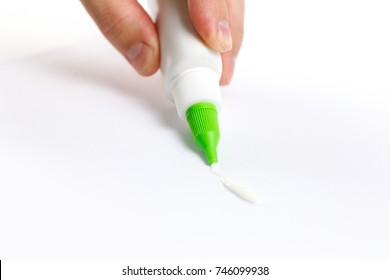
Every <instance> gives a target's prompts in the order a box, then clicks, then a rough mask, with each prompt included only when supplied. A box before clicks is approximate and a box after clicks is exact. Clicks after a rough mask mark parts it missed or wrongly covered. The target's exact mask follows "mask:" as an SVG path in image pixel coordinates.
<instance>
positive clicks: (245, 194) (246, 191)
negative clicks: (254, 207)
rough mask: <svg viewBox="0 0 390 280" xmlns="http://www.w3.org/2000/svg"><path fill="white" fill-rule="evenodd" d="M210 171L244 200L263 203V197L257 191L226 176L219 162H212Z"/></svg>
mask: <svg viewBox="0 0 390 280" xmlns="http://www.w3.org/2000/svg"><path fill="white" fill-rule="evenodd" d="M210 171H211V173H213V174H214V175H215V176H217V177H218V178H219V179H220V180H221V183H222V184H223V185H224V186H225V188H227V189H228V190H229V191H231V192H232V193H234V194H235V195H236V196H238V197H239V198H241V199H242V200H245V201H247V202H250V203H253V204H260V203H261V198H260V196H259V195H258V194H257V193H256V192H254V191H253V190H251V189H250V188H248V187H246V186H243V185H242V184H239V183H237V182H233V181H231V180H229V179H228V178H226V176H225V175H224V174H223V173H222V172H221V170H220V168H219V164H218V163H213V164H211V166H210Z"/></svg>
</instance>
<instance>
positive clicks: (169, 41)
mask: <svg viewBox="0 0 390 280" xmlns="http://www.w3.org/2000/svg"><path fill="white" fill-rule="evenodd" d="M158 29H159V37H160V47H161V71H162V73H163V75H164V80H165V91H166V93H167V95H168V97H169V98H170V99H171V100H173V101H174V102H175V104H176V108H177V112H178V114H179V116H180V118H181V119H183V120H185V119H186V111H187V109H188V108H189V107H190V106H192V105H194V104H196V103H199V102H209V103H212V104H214V105H215V107H216V108H217V111H218V112H219V111H220V109H221V106H222V99H221V93H220V88H219V80H220V77H221V72H222V60H221V56H220V54H219V53H217V52H214V51H212V50H211V49H209V48H208V47H207V46H206V45H205V43H204V42H203V41H202V39H201V38H200V37H199V35H198V34H197V33H196V31H195V30H194V28H193V26H192V23H191V20H190V18H189V15H188V7H187V1H186V0H159V15H158Z"/></svg>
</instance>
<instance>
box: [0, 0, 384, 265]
mask: <svg viewBox="0 0 390 280" xmlns="http://www.w3.org/2000/svg"><path fill="white" fill-rule="evenodd" d="M44 2H47V3H49V2H48V1H42V3H40V1H35V2H34V4H32V3H29V2H26V3H23V4H22V5H20V4H16V3H12V2H9V1H8V2H5V7H6V8H5V9H3V7H2V8H1V9H0V26H1V27H0V28H1V29H0V30H1V33H0V37H1V47H0V50H1V60H2V61H3V62H6V61H12V60H15V58H17V57H20V56H26V55H31V54H33V53H35V52H42V51H45V50H48V49H50V48H52V47H59V46H64V45H73V46H71V47H65V48H62V49H60V50H57V51H51V52H49V53H46V54H40V55H37V56H31V57H29V58H28V59H21V60H20V61H18V62H13V63H10V64H8V63H4V64H3V66H2V67H1V68H0V170H1V171H0V172H1V173H0V174H1V176H0V188H1V195H0V213H1V214H0V215H1V221H2V223H1V231H0V257H6V258H105V259H107V258H145V259H155V258H175V259H179V258H187V259H189V258H190V259H194V258H195V259H196V258H200V259H203V258H206V259H215V258H218V259H229V258H234V259H247V258H267V259H272V258H279V259H286V258H296V259H299V258H305V259H320V258H330V259H336V258H351V259H375V258H389V255H390V241H389V237H388V236H390V225H389V213H390V205H389V198H390V188H389V186H390V175H389V170H390V150H389V145H388V143H389V142H390V124H389V120H390V112H389V108H390V95H389V93H390V86H389V77H390V68H389V65H390V56H389V51H388V50H389V49H390V41H389V34H390V32H389V31H390V17H389V16H388V15H389V13H390V4H389V2H388V1H347V0H341V1H326V2H317V1H315V2H313V1H303V0H301V1H294V2H291V1H261V2H260V1H254V0H253V1H250V0H248V1H247V18H246V19H247V25H246V26H247V28H246V40H245V43H244V47H243V50H242V53H241V56H240V58H239V60H238V62H237V71H236V76H235V80H234V83H233V84H232V86H230V87H227V88H224V89H223V94H224V101H225V106H224V110H223V112H222V113H221V116H220V122H221V130H222V139H221V143H220V147H219V151H220V159H221V162H222V165H223V167H224V168H225V171H226V172H227V173H228V174H230V175H231V176H232V177H233V178H237V179H239V180H240V181H242V182H244V183H246V184H248V185H250V186H252V187H253V188H255V189H256V190H257V191H258V192H260V193H261V194H262V195H263V196H264V199H265V203H264V204H263V205H262V206H260V207H255V206H252V205H248V204H246V203H244V202H242V201H240V200H238V199H237V198H236V197H234V196H233V195H232V194H230V193H228V192H227V191H225V190H224V189H223V188H222V186H220V184H219V183H218V181H217V180H216V179H215V178H213V177H212V176H210V174H209V173H208V171H207V167H206V166H205V165H204V162H203V160H202V159H201V157H200V156H199V155H200V153H199V150H197V149H196V147H195V146H194V144H193V143H192V140H191V137H190V135H189V134H188V132H187V128H186V127H185V126H184V124H182V123H180V122H179V121H178V119H177V117H176V115H175V109H174V108H173V107H172V104H170V103H169V101H167V100H166V99H165V98H164V96H163V93H162V84H161V77H160V76H159V74H158V75H156V76H154V77H152V78H148V79H145V78H140V77H138V76H137V75H136V74H135V73H134V71H133V70H132V69H131V68H130V67H129V66H128V65H127V64H126V62H125V61H124V60H123V59H122V58H121V57H120V55H118V54H117V53H116V52H115V51H114V50H113V48H112V47H111V46H110V45H109V44H108V43H106V42H105V41H104V39H102V38H101V37H100V36H98V33H97V31H96V28H95V27H94V26H93V24H92V22H91V20H90V19H89V18H88V16H87V15H86V13H85V12H84V11H83V10H82V7H81V4H80V3H79V2H70V1H69V4H64V3H63V1H62V2H61V3H60V2H59V1H58V3H56V2H51V4H50V3H49V4H47V3H46V5H43V3H44ZM18 3H20V2H18ZM1 5H2V6H4V3H2V4H1ZM17 6H19V9H17V8H16V7H17ZM20 6H23V7H20ZM27 7H29V8H27ZM20 9H22V10H23V12H21V11H22V10H20ZM90 37H98V38H99V39H94V40H92V41H90V40H89V38H90ZM79 41H88V42H86V43H81V44H79V43H77V44H75V42H79Z"/></svg>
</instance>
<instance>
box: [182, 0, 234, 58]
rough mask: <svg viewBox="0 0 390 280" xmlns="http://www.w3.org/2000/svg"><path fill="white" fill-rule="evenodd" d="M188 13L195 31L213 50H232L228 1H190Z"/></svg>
mask: <svg viewBox="0 0 390 280" xmlns="http://www.w3.org/2000/svg"><path fill="white" fill-rule="evenodd" d="M233 1H234V0H233ZM188 11H189V15H190V18H191V21H192V24H193V26H194V28H195V30H196V31H197V32H198V34H199V35H200V36H201V37H202V39H203V40H204V41H205V42H206V44H207V45H208V46H209V47H210V48H211V49H213V50H215V51H217V52H226V51H230V50H231V49H232V34H231V31H230V26H229V12H228V6H227V3H226V0H188Z"/></svg>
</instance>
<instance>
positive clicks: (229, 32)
mask: <svg viewBox="0 0 390 280" xmlns="http://www.w3.org/2000/svg"><path fill="white" fill-rule="evenodd" d="M182 1H188V11H189V15H190V18H191V21H192V24H193V26H194V28H195V30H196V31H197V32H198V34H199V35H200V37H201V38H202V39H203V40H204V41H205V42H206V44H207V45H208V46H209V47H210V48H211V49H213V50H215V51H217V52H220V53H221V54H222V62H223V72H222V76H221V80H220V84H221V85H227V84H229V83H230V81H231V79H232V76H233V72H234V64H235V59H236V57H237V55H238V52H239V50H240V48H241V44H242V39H243V32H244V0H182ZM81 2H82V3H83V5H84V7H85V8H86V10H87V11H88V13H89V14H90V15H91V17H92V18H93V20H94V21H95V22H96V24H97V26H98V27H99V29H100V30H101V32H102V33H103V34H104V36H105V37H106V38H107V39H108V40H109V41H110V42H111V43H112V44H113V45H114V46H115V48H116V49H117V50H118V51H119V52H120V53H121V54H122V55H123V56H124V57H125V58H126V59H127V60H128V61H129V63H130V64H131V65H132V66H133V67H134V68H135V69H136V70H137V72H138V73H140V74H141V75H143V76H149V75H152V74H154V73H155V72H156V71H157V70H158V69H159V68H160V50H159V41H158V35H157V28H156V25H155V23H154V22H153V21H152V19H151V18H150V16H149V15H148V14H147V13H146V12H145V10H144V9H143V8H142V7H141V5H140V4H139V3H138V2H137V1H136V0H81Z"/></svg>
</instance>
